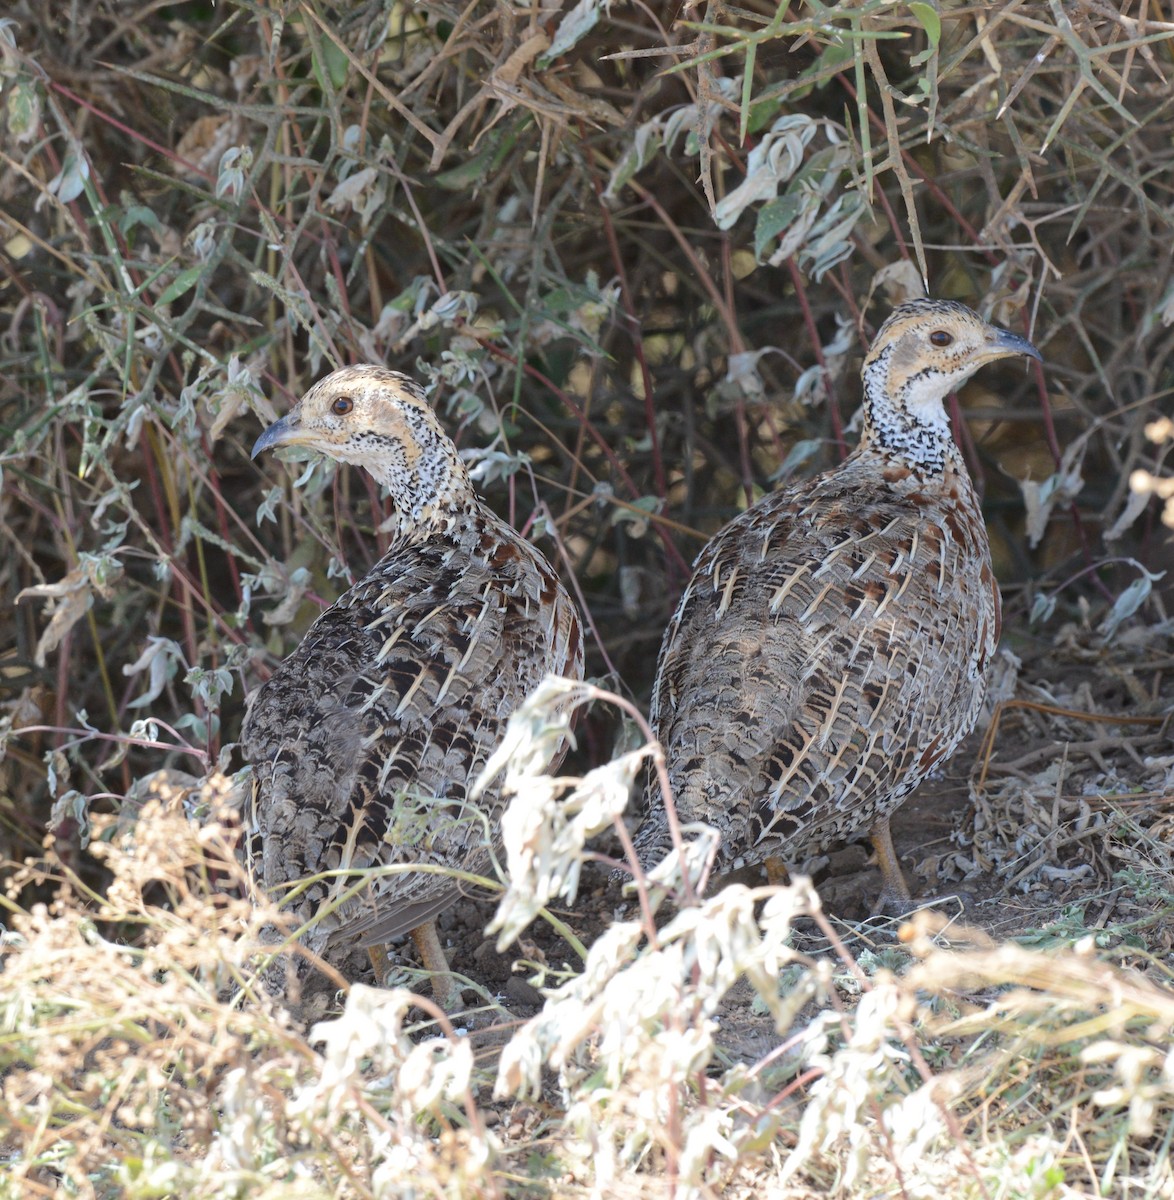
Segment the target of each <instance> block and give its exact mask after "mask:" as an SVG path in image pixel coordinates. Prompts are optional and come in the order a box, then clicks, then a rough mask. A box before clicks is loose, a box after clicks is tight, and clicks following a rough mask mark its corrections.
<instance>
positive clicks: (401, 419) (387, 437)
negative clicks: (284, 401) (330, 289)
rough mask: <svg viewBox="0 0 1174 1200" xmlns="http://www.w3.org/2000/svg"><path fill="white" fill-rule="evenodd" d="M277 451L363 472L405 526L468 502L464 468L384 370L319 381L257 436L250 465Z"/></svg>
mask: <svg viewBox="0 0 1174 1200" xmlns="http://www.w3.org/2000/svg"><path fill="white" fill-rule="evenodd" d="M279 446H299V447H304V448H305V449H307V450H315V451H317V452H318V453H319V454H325V455H327V456H328V457H330V458H333V459H336V460H337V461H338V462H345V463H353V464H354V465H355V466H358V467H362V468H363V469H364V470H366V471H368V472H369V473H370V474H371V475H372V476H373V477H374V478H375V479H377V480H378V481H379V482H380V483H382V484H384V485H385V486H386V487H387V488H388V490H389V491H390V493H391V497H392V501H393V503H394V504H395V507H396V510H397V512H398V513H399V514H400V517H401V520H404V521H405V523H408V524H412V523H418V522H420V521H421V520H425V519H427V516H428V514H429V513H437V512H440V511H441V510H447V509H451V508H453V507H454V506H457V505H460V504H463V503H465V502H466V501H467V500H468V498H469V496H471V485H470V483H469V477H468V473H467V472H466V470H465V467H464V464H463V463H462V462H461V461H460V458H459V456H458V454H457V450H456V447H455V446H454V445H453V444H452V441H451V439H450V438H449V436H448V435H447V434H446V433H445V432H444V430H443V429H442V428H441V425H440V422H439V421H438V420H437V419H436V414H435V413H434V412H433V411H432V408H431V406H430V405H429V403H428V401H427V398H426V397H425V395H424V393H423V391H422V390H421V388H420V386H419V385H418V384H417V383H416V382H415V381H414V380H412V379H409V378H408V376H406V375H401V374H400V373H399V372H398V371H389V370H388V369H387V368H386V367H381V366H375V365H365V366H357V367H343V368H342V369H341V370H338V371H335V372H333V373H332V374H330V375H327V376H326V378H325V379H322V380H319V382H318V383H316V384H314V386H313V387H312V388H310V390H309V391H308V392H307V393H306V394H305V395H304V396H303V397H302V398H301V400H299V401H298V403H297V404H295V405H294V407H293V408H292V409H291V410H290V411H289V412H288V413H287V414H286V415H285V416H284V417H282V418H281V419H280V420H278V421H274V422H273V424H272V425H270V426H269V428H268V429H266V430H265V432H264V433H262V434H261V436H260V437H259V438H258V439H257V440H256V442H255V443H254V445H253V453H252V457H253V458H256V457H257V455H258V454H260V453H261V452H262V451H263V450H271V449H274V448H276V447H279Z"/></svg>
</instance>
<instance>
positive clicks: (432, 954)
mask: <svg viewBox="0 0 1174 1200" xmlns="http://www.w3.org/2000/svg"><path fill="white" fill-rule="evenodd" d="M412 941H413V942H415V943H416V949H417V950H418V951H419V952H420V961H421V962H422V963H423V964H424V969H425V970H426V971H429V972H430V973H431V975H432V998H433V999H434V1000H435V1001H436V1003H437V1004H439V1005H440V1007H441V1008H443V1009H444V1011H445V1012H455V1011H456V1010H457V1009H458V1008H460V1007H461V1004H462V1002H463V998H462V996H461V989H460V988H459V987H458V986H457V983H456V981H455V980H454V979H453V977H452V972H451V970H450V969H449V965H448V959H447V958H445V956H444V947H443V946H442V945H441V944H440V935H439V934H438V933H437V932H436V922H435V921H425V922H424V924H423V925H417V926H416V928H415V929H413V930H412Z"/></svg>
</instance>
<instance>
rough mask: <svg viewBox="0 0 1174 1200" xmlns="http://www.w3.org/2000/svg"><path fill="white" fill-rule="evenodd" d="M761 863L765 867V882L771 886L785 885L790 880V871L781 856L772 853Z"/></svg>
mask: <svg viewBox="0 0 1174 1200" xmlns="http://www.w3.org/2000/svg"><path fill="white" fill-rule="evenodd" d="M762 865H763V866H764V867H765V868H766V882H767V883H769V884H770V885H771V886H772V887H785V886H786V885H787V884H788V883H790V882H791V872H790V871H788V870H787V864H786V863H785V862H783V860H782V859H781V858H775V857H774V855H773V854H772V855H771V856H770V857H769V858H768V859H767V860H766V861H765V862H764V863H763V864H762Z"/></svg>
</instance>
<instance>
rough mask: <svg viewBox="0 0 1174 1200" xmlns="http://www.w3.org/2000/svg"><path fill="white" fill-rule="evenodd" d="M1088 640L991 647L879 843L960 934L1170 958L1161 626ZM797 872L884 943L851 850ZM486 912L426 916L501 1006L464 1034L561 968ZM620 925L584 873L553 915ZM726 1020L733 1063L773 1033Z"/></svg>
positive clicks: (885, 923) (538, 930)
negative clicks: (963, 704)
mask: <svg viewBox="0 0 1174 1200" xmlns="http://www.w3.org/2000/svg"><path fill="white" fill-rule="evenodd" d="M1097 641H1098V639H1096V638H1095V637H1094V636H1092V635H1091V634H1089V632H1088V631H1084V630H1080V629H1077V628H1071V629H1065V630H1061V631H1060V632H1059V634H1057V635H1055V640H1054V642H1052V641H1045V640H1043V639H1036V640H1034V641H1032V642H1030V643H1026V642H1025V643H1024V644H1023V645H1022V646H1020V647H1019V656H1018V657H1019V660H1021V661H1019V660H1017V659H1016V657H1014V656H1011V655H1008V654H1007V653H1004V654H1003V655H1002V656H1001V660H1000V662H999V664H998V665H997V667H996V670H995V673H994V678H993V679H992V685H991V696H992V704H991V705H990V707H989V712H988V715H987V716H986V717H984V719H983V721H982V722H980V725H979V728H978V729H977V730H976V731H975V733H974V735H972V737H971V738H970V739H969V740H968V741H967V742H966V743H965V745H964V746H963V747H962V749H961V750H960V751H959V752H958V753H957V754H956V755H955V756H954V758H953V759H952V761H951V762H950V763H949V764H948V765H947V767H946V768H945V770H944V771H943V772H941V773H940V775H939V776H938V777H936V778H934V779H931V780H930V781H928V782H927V783H926V784H925V785H923V786H922V787H921V788H920V789H919V790H918V791H917V792H916V793H915V794H914V795H913V796H912V797H911V798H910V799H909V800H908V801H907V802H906V803H905V805H904V806H903V807H902V808H901V809H900V810H899V811H898V813H897V814H896V816H895V817H894V819H893V823H892V828H893V836H894V842H895V845H896V847H897V850H898V853H899V855H900V858H901V862H902V865H903V868H904V870H905V874H906V878H907V879H908V881H909V883H910V885H911V888H912V890H913V892H914V895H915V897H916V898H917V902H918V904H919V905H932V906H934V907H935V908H936V909H938V910H939V911H940V912H942V913H943V914H944V915H945V916H946V917H948V918H950V919H951V920H953V921H956V922H958V923H960V924H962V925H965V926H967V927H969V928H977V929H980V930H983V931H985V932H987V933H988V934H989V935H990V936H991V937H993V938H995V939H1006V938H1019V939H1024V940H1026V941H1028V942H1029V943H1030V944H1033V945H1047V944H1049V943H1052V942H1055V941H1058V940H1064V939H1067V940H1075V939H1076V938H1078V937H1081V936H1083V935H1085V934H1088V933H1092V934H1093V935H1094V936H1095V937H1096V938H1097V942H1098V946H1100V947H1102V948H1103V947H1106V946H1112V945H1115V944H1119V943H1124V944H1125V946H1126V947H1128V946H1130V945H1136V946H1137V947H1138V949H1145V950H1147V951H1148V952H1149V954H1151V955H1153V956H1154V958H1155V959H1156V960H1160V959H1167V960H1169V961H1170V962H1174V915H1172V914H1174V907H1172V905H1174V743H1172V740H1171V728H1170V717H1169V713H1170V711H1171V705H1172V701H1174V673H1172V672H1171V670H1170V667H1171V664H1172V663H1174V658H1172V656H1171V654H1170V646H1169V642H1168V639H1167V638H1166V637H1165V635H1164V634H1163V632H1162V631H1161V630H1156V631H1155V630H1148V631H1147V630H1138V631H1137V632H1136V633H1134V634H1133V635H1132V636H1130V635H1125V636H1124V637H1122V638H1121V639H1120V640H1119V642H1118V643H1117V644H1116V645H1115V646H1113V647H1112V648H1108V649H1106V648H1104V647H1103V646H1099V645H1097ZM813 878H814V880H815V883H816V885H817V888H818V890H819V893H820V897H821V900H822V902H823V905H824V908H825V910H826V911H827V912H828V913H829V915H831V916H832V918H833V919H834V921H835V922H836V924H837V927H838V928H839V929H840V932H841V936H842V937H843V939H844V942H845V944H846V945H848V946H849V948H851V949H853V950H854V951H856V952H858V951H860V950H862V949H866V948H868V949H872V950H874V951H880V950H883V949H884V948H885V947H890V948H896V935H897V930H898V928H899V926H900V924H901V921H899V920H882V919H879V918H878V919H874V920H870V919H869V917H868V914H869V909H870V906H871V904H872V902H873V900H874V899H875V897H876V895H877V894H878V892H879V888H880V875H879V872H878V871H877V870H876V869H875V867H873V866H872V865H870V862H869V847H868V845H867V843H866V842H863V841H861V842H858V843H853V844H850V845H846V846H844V847H843V848H842V849H840V850H837V851H835V852H834V853H832V854H831V855H830V856H828V857H827V859H826V861H825V862H824V863H823V864H822V865H818V866H817V869H816V870H815V872H814V875H813ZM745 882H765V880H764V879H761V878H758V879H746V880H745ZM493 911H494V904H493V901H492V900H491V899H488V898H487V899H485V900H481V901H478V900H471V899H467V900H463V901H461V902H460V903H458V904H457V905H456V906H454V907H453V908H452V909H451V910H450V911H449V912H447V913H445V914H443V915H442V917H441V918H440V922H439V928H440V934H441V938H442V941H443V942H444V943H445V945H446V947H447V951H448V954H449V959H450V962H451V963H452V965H453V967H454V969H456V970H457V971H459V972H461V973H463V974H464V975H466V976H468V977H469V978H470V979H471V980H473V982H474V983H476V984H477V985H479V986H480V987H482V988H484V989H485V991H486V992H487V993H488V994H489V995H490V996H492V997H493V999H494V1001H495V1002H496V1003H497V1004H500V1006H501V1009H504V1010H505V1011H504V1012H503V1011H501V1010H500V1009H499V1010H498V1012H497V1013H496V1015H495V1017H492V1018H490V1017H488V1015H487V1014H483V1015H482V1016H481V1017H479V1018H478V1017H474V1018H472V1020H471V1022H470V1023H471V1025H472V1026H473V1027H474V1028H480V1029H484V1028H485V1027H487V1026H491V1025H496V1024H499V1023H500V1022H502V1021H503V1020H504V1021H506V1022H508V1020H509V1018H508V1017H507V1016H506V1013H508V1014H510V1015H512V1016H513V1017H515V1018H517V1019H525V1018H527V1017H529V1016H531V1015H533V1013H534V1012H536V1011H537V1009H538V1008H539V1007H540V1005H541V1003H542V997H541V995H540V993H539V992H538V991H537V990H536V989H535V988H534V987H532V986H531V985H530V983H528V982H527V978H528V977H530V976H532V975H533V969H532V968H531V967H528V966H526V965H525V963H531V964H534V963H537V964H545V965H549V966H551V967H555V968H557V967H559V966H562V965H563V964H568V965H570V964H573V963H574V954H573V951H572V950H571V948H570V947H569V946H568V945H567V944H566V943H565V942H564V941H563V939H562V938H560V937H559V936H558V935H556V934H555V933H554V932H552V931H551V929H550V927H549V926H547V925H546V924H545V923H543V922H541V921H539V922H536V923H535V924H534V925H533V926H531V928H530V929H529V930H528V931H527V933H526V935H524V937H523V938H522V940H521V942H520V944H519V945H517V946H514V947H511V948H510V949H509V950H508V951H507V952H505V953H504V954H503V953H499V952H498V951H497V950H496V948H495V945H494V942H493V940H492V939H490V938H487V937H486V936H485V933H484V928H485V926H486V924H487V923H488V922H489V920H490V919H491V918H492V915H493ZM633 913H634V905H633V901H632V900H631V899H630V898H629V897H625V895H624V894H623V890H622V887H621V885H620V884H619V883H618V882H617V881H616V880H615V879H613V878H612V877H611V876H610V874H609V873H608V872H606V871H605V870H603V869H602V868H599V869H595V868H593V867H592V866H588V868H587V869H586V870H585V871H584V876H583V885H582V888H581V890H580V895H579V898H578V900H577V902H576V904H575V906H574V907H573V909H560V910H557V915H558V916H559V917H560V918H561V919H562V920H564V921H565V922H566V923H567V925H568V926H569V927H570V928H571V929H572V930H574V932H575V934H576V935H577V936H578V937H579V938H580V940H581V941H583V942H584V944H586V945H590V943H591V942H592V941H593V940H594V938H595V937H596V936H597V935H598V934H599V932H600V931H602V930H603V929H604V928H605V927H606V926H607V925H608V924H609V923H610V922H611V921H612V920H613V919H616V918H617V917H628V916H631V915H633ZM821 941H822V939H820V938H819V937H818V935H817V933H816V931H815V930H814V927H812V928H811V930H810V931H804V930H803V929H800V930H798V931H797V946H798V948H800V949H802V950H804V951H805V952H807V953H819V952H821V948H822V947H821ZM413 953H414V951H413V949H412V946H411V943H410V942H405V943H404V944H403V945H402V946H401V947H399V949H398V955H397V956H393V960H392V961H393V963H394V962H396V961H398V962H399V963H400V964H402V965H403V966H404V967H405V968H407V969H408V970H409V971H410V970H411V968H413V967H414V962H413V959H412V955H413ZM519 960H523V961H519ZM515 964H517V965H515ZM358 969H360V970H361V969H362V968H361V964H360V965H359V967H358ZM369 975H370V972H369V970H368V971H366V972H365V973H364V974H363V975H362V976H361V977H362V978H363V979H364V981H365V982H372V980H371V979H370V978H368V976H369ZM409 980H410V976H409ZM551 982H553V980H552V981H551ZM409 985H410V986H421V988H423V986H425V985H420V984H418V983H409ZM467 999H470V1000H471V999H472V993H467ZM726 1015H727V1017H728V1019H727V1020H723V1028H725V1029H726V1030H727V1032H728V1037H729V1038H730V1039H731V1042H732V1043H733V1044H731V1045H729V1046H728V1049H730V1050H732V1051H734V1052H745V1053H748V1054H754V1053H757V1052H760V1047H761V1045H762V1044H763V1039H769V1038H770V1037H771V1036H772V1034H773V1030H772V1029H771V1028H770V1023H769V1019H768V1018H767V1017H766V1016H765V1015H764V1016H762V1017H758V1018H755V1017H753V1016H752V1015H751V1013H750V1012H749V1009H748V1006H746V1005H744V1004H743V1003H742V1002H741V1001H740V999H739V997H738V995H737V993H735V994H734V995H732V996H731V997H730V998H729V1003H728V1006H727V1013H726Z"/></svg>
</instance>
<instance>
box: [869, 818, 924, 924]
mask: <svg viewBox="0 0 1174 1200" xmlns="http://www.w3.org/2000/svg"><path fill="white" fill-rule="evenodd" d="M868 836H869V840H870V841H871V842H872V851H873V853H874V854H875V855H876V862H877V866H878V867H880V873H881V878H882V879H883V880H884V886H883V887H882V888H881V894H880V898H879V899H878V900H877V902H876V907H875V908H874V909H873V910H872V911H873V915H874V916H877V915H879V914H882V913H888V914H889V916H899V915H900V914H901V913H905V912H908V911H909V909H910V908H911V907H912V905H913V896H912V894H911V893H910V891H909V885H908V884H907V883H906V882H905V876H904V875H902V874H901V863H900V862H899V860H898V859H897V852H896V850H894V849H893V835H892V834H891V833H890V832H889V818H888V817H882V818H881V819H880V820H879V821H877V823H876V824H875V825H874V826H873V827H872V832H871V833H870V834H869V835H868Z"/></svg>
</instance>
